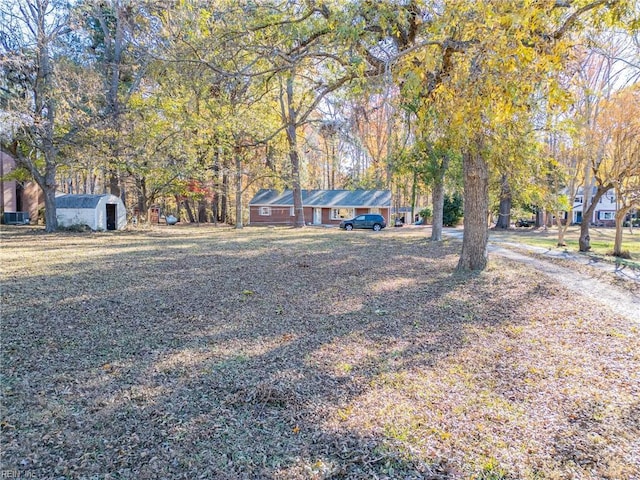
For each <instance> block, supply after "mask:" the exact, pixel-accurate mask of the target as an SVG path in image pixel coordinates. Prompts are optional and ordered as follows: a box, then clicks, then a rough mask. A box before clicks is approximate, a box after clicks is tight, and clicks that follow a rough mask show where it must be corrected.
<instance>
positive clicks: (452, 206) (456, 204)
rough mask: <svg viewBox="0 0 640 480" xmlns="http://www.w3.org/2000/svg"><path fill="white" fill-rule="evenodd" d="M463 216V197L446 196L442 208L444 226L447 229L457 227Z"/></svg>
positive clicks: (456, 194)
mask: <svg viewBox="0 0 640 480" xmlns="http://www.w3.org/2000/svg"><path fill="white" fill-rule="evenodd" d="M462 216H463V207H462V196H461V195H460V194H459V193H457V192H456V193H454V194H453V195H445V196H444V206H443V208H442V224H443V225H444V226H445V227H455V226H456V225H458V223H460V219H461V218H462Z"/></svg>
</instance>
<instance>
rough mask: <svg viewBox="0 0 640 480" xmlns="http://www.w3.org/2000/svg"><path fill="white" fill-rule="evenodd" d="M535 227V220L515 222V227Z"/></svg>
mask: <svg viewBox="0 0 640 480" xmlns="http://www.w3.org/2000/svg"><path fill="white" fill-rule="evenodd" d="M535 225H536V222H535V220H526V219H524V218H520V219H518V221H517V222H516V227H534V226H535Z"/></svg>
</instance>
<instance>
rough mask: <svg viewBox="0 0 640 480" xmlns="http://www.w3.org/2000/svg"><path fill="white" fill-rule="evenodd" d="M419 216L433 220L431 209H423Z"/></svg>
mask: <svg viewBox="0 0 640 480" xmlns="http://www.w3.org/2000/svg"><path fill="white" fill-rule="evenodd" d="M418 215H420V218H424V219H427V218H431V216H432V215H433V212H432V211H431V209H430V208H429V207H426V208H423V209H422V210H420V211H419V212H418Z"/></svg>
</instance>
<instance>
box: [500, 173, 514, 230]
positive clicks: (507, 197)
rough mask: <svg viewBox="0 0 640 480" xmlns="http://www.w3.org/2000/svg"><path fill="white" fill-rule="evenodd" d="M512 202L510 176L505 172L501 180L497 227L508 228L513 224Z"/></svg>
mask: <svg viewBox="0 0 640 480" xmlns="http://www.w3.org/2000/svg"><path fill="white" fill-rule="evenodd" d="M511 202H512V196H511V187H509V178H508V177H507V175H506V174H503V175H502V178H501V181H500V209H499V213H498V221H497V222H496V228H499V229H503V230H506V229H507V228H509V227H510V226H511Z"/></svg>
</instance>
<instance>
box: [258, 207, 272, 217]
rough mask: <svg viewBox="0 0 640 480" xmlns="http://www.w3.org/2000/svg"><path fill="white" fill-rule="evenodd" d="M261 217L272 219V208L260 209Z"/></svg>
mask: <svg viewBox="0 0 640 480" xmlns="http://www.w3.org/2000/svg"><path fill="white" fill-rule="evenodd" d="M260 215H261V216H264V217H270V216H271V207H260Z"/></svg>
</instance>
